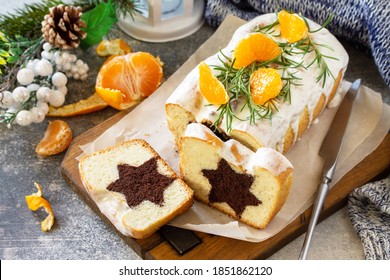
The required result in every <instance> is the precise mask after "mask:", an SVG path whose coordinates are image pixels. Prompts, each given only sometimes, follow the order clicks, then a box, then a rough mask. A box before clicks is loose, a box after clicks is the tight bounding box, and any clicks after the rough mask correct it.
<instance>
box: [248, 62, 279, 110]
mask: <svg viewBox="0 0 390 280" xmlns="http://www.w3.org/2000/svg"><path fill="white" fill-rule="evenodd" d="M250 86H251V96H252V99H253V102H254V103H255V104H257V105H263V104H264V103H265V102H267V101H268V100H270V99H272V98H274V97H276V96H277V95H278V94H279V92H280V91H281V89H282V87H283V82H282V78H281V77H280V74H279V72H278V71H277V70H275V69H273V68H260V69H258V70H256V71H255V72H253V73H252V75H251V77H250Z"/></svg>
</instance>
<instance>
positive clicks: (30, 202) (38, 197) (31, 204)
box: [25, 182, 54, 232]
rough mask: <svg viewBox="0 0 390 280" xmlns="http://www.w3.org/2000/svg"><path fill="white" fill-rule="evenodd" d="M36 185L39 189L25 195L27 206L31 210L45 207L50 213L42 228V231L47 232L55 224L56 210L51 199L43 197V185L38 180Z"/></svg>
mask: <svg viewBox="0 0 390 280" xmlns="http://www.w3.org/2000/svg"><path fill="white" fill-rule="evenodd" d="M34 185H35V187H36V188H37V189H38V191H37V192H36V193H33V194H31V195H27V196H26V197H25V198H26V202H27V206H28V209H30V210H31V211H37V210H38V209H39V208H41V207H43V208H44V209H45V211H46V213H48V215H47V217H46V218H45V219H44V220H43V221H42V222H41V229H42V231H44V232H46V231H49V230H50V229H51V228H52V226H53V225H54V212H53V209H52V208H51V205H50V203H49V201H47V200H46V199H44V198H43V197H42V187H41V185H40V184H38V183H37V182H34Z"/></svg>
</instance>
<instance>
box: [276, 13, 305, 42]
mask: <svg viewBox="0 0 390 280" xmlns="http://www.w3.org/2000/svg"><path fill="white" fill-rule="evenodd" d="M278 20H279V24H280V35H281V36H282V38H284V39H286V41H287V42H289V43H295V42H298V41H300V40H302V39H303V38H305V37H306V36H307V33H308V28H307V25H306V22H305V21H304V20H303V19H302V18H301V17H300V16H299V15H297V14H290V13H289V12H287V11H285V10H283V11H280V12H279V13H278Z"/></svg>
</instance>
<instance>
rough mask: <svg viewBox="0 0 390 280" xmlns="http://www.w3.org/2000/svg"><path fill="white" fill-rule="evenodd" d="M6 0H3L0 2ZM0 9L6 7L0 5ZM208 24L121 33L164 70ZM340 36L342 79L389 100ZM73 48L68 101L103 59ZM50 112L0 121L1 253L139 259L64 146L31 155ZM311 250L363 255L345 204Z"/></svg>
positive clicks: (76, 129) (367, 61)
mask: <svg viewBox="0 0 390 280" xmlns="http://www.w3.org/2000/svg"><path fill="white" fill-rule="evenodd" d="M4 3H5V2H4ZM4 3H3V0H2V1H1V4H4ZM0 12H4V8H3V9H1V10H0ZM213 32H214V30H213V29H212V28H210V27H208V26H203V27H202V28H201V29H200V30H199V31H198V32H197V33H195V34H194V35H192V36H190V37H187V38H185V39H182V40H179V41H175V42H169V43H163V44H150V43H143V42H139V41H136V40H133V39H131V38H129V37H127V36H125V35H123V34H122V36H123V37H124V38H126V40H127V42H128V43H129V44H130V45H131V46H132V48H133V50H134V51H147V52H150V53H152V54H154V55H159V56H160V57H161V59H162V61H164V62H165V66H164V72H165V77H166V78H168V77H169V76H170V75H172V74H173V73H174V72H175V71H176V70H177V69H178V68H179V67H180V65H182V63H183V62H184V61H185V60H186V59H187V58H188V57H189V56H190V55H191V54H192V53H193V52H194V51H195V50H196V49H197V48H198V46H199V45H201V44H202V43H203V42H204V41H205V40H207V38H208V37H209V36H210V35H211V34H212V33H213ZM342 42H343V44H344V45H345V46H346V49H347V51H348V53H349V54H350V57H351V61H350V65H349V68H348V71H347V73H346V79H347V80H353V79H355V78H362V80H363V84H364V85H366V86H369V87H371V88H372V89H374V90H376V91H379V92H381V93H382V95H383V97H384V99H385V100H386V103H390V100H389V96H390V95H389V89H388V88H386V86H385V84H384V82H383V81H382V79H381V77H380V76H379V74H378V71H377V70H376V67H375V64H374V62H373V60H372V58H371V57H370V56H369V55H367V54H364V53H363V52H361V51H358V50H356V49H354V47H353V46H351V45H349V44H348V43H347V42H345V41H342ZM78 54H79V55H80V56H82V57H83V59H85V60H86V61H87V62H88V64H89V65H90V68H91V70H90V76H89V78H88V80H87V82H86V83H81V82H72V83H70V84H69V93H68V96H67V102H68V103H70V102H73V101H76V100H79V99H81V98H85V97H87V96H89V95H90V94H91V93H92V92H93V88H94V83H95V80H94V79H95V76H96V74H97V72H98V69H99V66H100V65H101V63H102V62H103V59H99V58H97V57H96V55H94V50H93V49H89V50H88V51H86V52H82V51H78ZM116 113H117V111H116V110H114V109H111V108H107V109H104V110H102V111H100V112H96V113H92V114H88V115H85V116H77V117H73V118H67V119H66V121H67V122H68V123H69V125H70V127H71V129H72V131H73V134H74V137H76V136H78V135H80V134H82V133H83V132H85V131H87V130H88V129H90V128H92V127H94V126H96V125H97V124H99V123H101V122H103V121H104V120H106V119H107V118H109V117H111V116H113V115H114V114H116ZM50 120H52V119H51V118H47V119H45V121H44V122H43V123H41V124H33V125H31V126H28V127H26V128H21V127H18V126H15V127H13V128H11V129H8V128H6V127H5V126H0V259H138V258H139V257H138V256H137V255H136V254H135V253H134V252H133V250H132V249H131V248H130V247H129V246H128V245H127V244H126V243H124V242H123V240H122V239H121V238H120V237H119V236H118V235H116V234H115V233H114V232H113V231H112V230H111V229H110V228H109V227H108V226H107V225H106V224H105V223H104V222H103V221H101V220H100V218H99V217H98V216H97V215H96V214H95V213H94V212H93V211H92V210H91V209H90V208H89V207H88V206H87V205H86V204H85V203H84V202H83V200H82V199H81V198H80V197H79V196H78V195H77V194H76V193H74V192H73V191H72V189H71V188H70V187H69V186H68V185H67V184H66V183H65V181H64V180H63V178H62V177H61V174H60V164H61V161H62V159H63V157H64V153H62V154H60V155H57V156H52V157H49V158H40V157H38V156H37V155H36V153H35V151H34V149H35V146H36V145H37V143H38V142H39V140H40V139H41V138H42V137H43V134H44V131H45V129H46V127H47V125H48V121H50ZM33 181H37V182H39V183H40V184H41V185H42V187H43V192H44V196H45V197H46V198H47V199H48V200H49V201H50V202H51V204H52V206H53V209H54V211H55V215H56V223H55V226H54V228H53V230H52V231H50V232H48V233H43V232H41V230H40V225H39V223H40V221H41V220H42V219H43V218H44V217H45V213H44V212H43V211H38V212H36V213H34V212H31V211H29V210H28V208H27V206H26V202H25V199H24V196H25V195H29V194H31V193H32V192H35V188H34V185H33ZM302 243H303V236H301V237H299V238H298V239H296V240H294V241H293V242H291V243H290V244H289V245H287V246H286V247H285V248H283V249H281V250H280V251H279V252H277V253H276V254H274V255H273V256H272V257H271V259H296V258H297V257H298V255H299V250H300V248H301V245H302ZM309 258H312V259H362V258H364V256H363V252H362V246H361V243H360V240H359V239H358V238H357V236H356V234H355V233H354V231H353V229H352V226H351V224H350V221H349V217H348V214H347V211H346V209H345V208H343V209H342V210H340V211H338V212H337V213H336V214H334V215H333V216H331V217H330V218H328V219H327V220H325V221H323V222H322V223H321V224H320V225H319V226H318V228H317V229H316V233H315V235H314V240H313V245H312V249H311V251H310V254H309Z"/></svg>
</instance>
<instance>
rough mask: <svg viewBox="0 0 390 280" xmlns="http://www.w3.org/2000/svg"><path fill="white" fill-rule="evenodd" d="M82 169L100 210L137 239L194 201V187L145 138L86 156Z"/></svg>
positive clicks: (85, 183)
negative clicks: (191, 187) (188, 184)
mask: <svg viewBox="0 0 390 280" xmlns="http://www.w3.org/2000/svg"><path fill="white" fill-rule="evenodd" d="M79 171H80V176H81V179H82V182H83V184H84V186H85V188H86V189H87V191H88V193H89V194H90V196H91V198H92V199H93V200H94V201H95V202H96V204H97V206H98V207H99V209H100V211H101V212H102V213H103V214H104V215H105V216H106V217H107V218H108V219H109V220H110V221H111V222H112V224H114V225H115V227H116V228H117V229H118V230H119V231H120V232H121V233H122V234H124V235H128V236H132V237H134V238H146V237H148V236H150V235H151V234H153V233H154V232H155V231H156V230H157V229H158V228H160V227H161V226H162V225H164V224H165V223H167V222H168V221H169V220H171V219H173V218H174V217H176V216H177V215H179V214H181V213H183V212H184V211H186V210H187V209H188V208H190V207H191V205H192V204H193V191H192V190H191V189H190V188H189V187H188V186H187V185H186V184H185V183H184V182H183V181H182V180H181V179H180V178H179V177H178V176H177V175H176V174H175V172H174V171H173V170H172V169H171V168H170V167H169V166H168V165H167V163H166V162H165V161H164V160H163V159H162V158H161V157H160V156H159V155H158V154H157V152H156V151H154V149H153V148H152V147H151V146H150V145H149V144H148V143H147V142H146V141H144V140H141V139H135V140H130V141H127V142H122V143H119V144H117V145H115V146H112V147H109V148H106V149H103V150H100V151H98V152H95V153H94V154H92V155H87V156H84V157H83V158H82V159H81V160H80V163H79Z"/></svg>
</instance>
